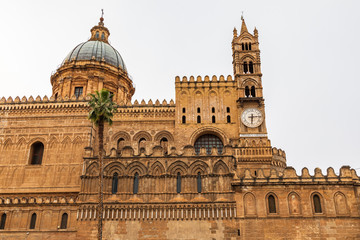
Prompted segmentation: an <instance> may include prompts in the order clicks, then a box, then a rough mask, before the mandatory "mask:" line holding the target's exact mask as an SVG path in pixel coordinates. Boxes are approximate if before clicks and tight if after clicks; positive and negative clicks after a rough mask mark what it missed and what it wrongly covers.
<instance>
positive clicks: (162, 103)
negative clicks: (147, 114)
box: [120, 99, 175, 107]
mask: <svg viewBox="0 0 360 240" xmlns="http://www.w3.org/2000/svg"><path fill="white" fill-rule="evenodd" d="M174 106H175V102H174V100H172V99H171V100H170V102H169V103H168V102H167V101H166V99H164V100H163V101H162V102H161V103H160V101H159V100H158V99H156V101H155V103H154V102H153V101H152V100H151V99H150V100H149V101H148V102H147V103H146V102H145V100H144V99H143V100H141V102H140V103H139V101H138V100H135V101H134V103H133V104H131V103H129V104H128V105H121V104H120V107H174Z"/></svg>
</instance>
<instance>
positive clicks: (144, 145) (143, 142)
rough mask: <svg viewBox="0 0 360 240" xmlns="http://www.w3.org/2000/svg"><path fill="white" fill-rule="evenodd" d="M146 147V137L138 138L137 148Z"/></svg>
mask: <svg viewBox="0 0 360 240" xmlns="http://www.w3.org/2000/svg"><path fill="white" fill-rule="evenodd" d="M145 147H146V139H145V138H141V139H140V140H139V150H140V149H141V148H145Z"/></svg>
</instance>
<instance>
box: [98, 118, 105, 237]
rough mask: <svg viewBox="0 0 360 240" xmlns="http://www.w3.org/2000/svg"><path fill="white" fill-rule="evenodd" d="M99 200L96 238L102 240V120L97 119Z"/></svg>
mask: <svg viewBox="0 0 360 240" xmlns="http://www.w3.org/2000/svg"><path fill="white" fill-rule="evenodd" d="M98 137H99V202H98V239H99V240H102V225H103V208H104V203H103V192H104V191H103V188H104V182H103V179H104V171H103V170H104V161H103V148H104V121H99V132H98Z"/></svg>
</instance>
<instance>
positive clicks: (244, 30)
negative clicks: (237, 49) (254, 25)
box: [240, 17, 248, 34]
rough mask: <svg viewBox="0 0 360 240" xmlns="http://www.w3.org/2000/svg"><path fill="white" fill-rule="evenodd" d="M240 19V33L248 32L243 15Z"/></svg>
mask: <svg viewBox="0 0 360 240" xmlns="http://www.w3.org/2000/svg"><path fill="white" fill-rule="evenodd" d="M241 21H242V24H241V31H240V34H243V33H244V32H248V30H247V27H246V24H245V20H244V18H243V17H241Z"/></svg>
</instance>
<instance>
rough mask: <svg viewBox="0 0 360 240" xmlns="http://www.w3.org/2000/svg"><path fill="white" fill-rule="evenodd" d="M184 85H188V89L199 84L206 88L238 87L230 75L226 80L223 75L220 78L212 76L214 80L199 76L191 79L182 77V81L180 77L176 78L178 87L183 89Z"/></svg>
mask: <svg viewBox="0 0 360 240" xmlns="http://www.w3.org/2000/svg"><path fill="white" fill-rule="evenodd" d="M184 84H186V87H191V86H197V87H198V86H199V84H200V85H201V86H202V87H206V86H209V87H210V86H218V87H221V86H224V87H225V86H226V87H229V86H234V87H235V86H236V82H235V79H233V78H232V76H231V75H228V76H227V77H226V78H225V77H224V76H223V75H220V77H219V78H218V77H217V76H215V75H214V76H212V78H211V79H210V77H209V76H207V75H206V76H205V77H204V78H202V77H201V76H197V77H196V78H195V77H194V76H190V77H189V78H187V77H186V76H184V77H182V79H180V77H179V76H176V77H175V85H176V86H177V87H183V86H184Z"/></svg>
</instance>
